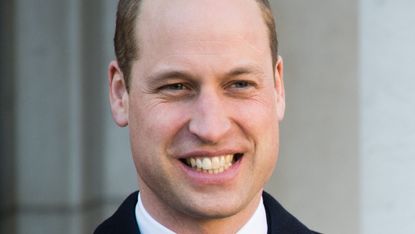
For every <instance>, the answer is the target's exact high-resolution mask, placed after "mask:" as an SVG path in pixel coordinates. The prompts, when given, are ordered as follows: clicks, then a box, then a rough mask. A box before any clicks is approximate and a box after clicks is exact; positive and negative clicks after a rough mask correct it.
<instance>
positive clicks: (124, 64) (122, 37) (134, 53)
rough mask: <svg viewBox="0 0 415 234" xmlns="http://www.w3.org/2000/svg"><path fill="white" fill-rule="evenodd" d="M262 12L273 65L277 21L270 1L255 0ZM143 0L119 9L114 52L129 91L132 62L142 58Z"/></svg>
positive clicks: (128, 2) (124, 2) (129, 1)
mask: <svg viewBox="0 0 415 234" xmlns="http://www.w3.org/2000/svg"><path fill="white" fill-rule="evenodd" d="M255 1H256V2H257V4H258V6H259V8H260V10H261V14H262V18H263V20H264V23H265V25H266V26H267V30H268V39H269V47H270V50H271V57H272V61H273V64H276V62H277V59H278V39H277V32H276V28H275V20H274V17H273V15H272V11H271V6H270V4H269V2H268V0H255ZM142 2H143V0H120V1H119V2H118V9H117V21H116V27H115V36H114V50H115V55H116V57H117V61H118V65H119V66H120V69H121V71H122V72H123V75H124V79H125V84H126V85H127V90H128V88H129V84H130V72H131V65H132V62H133V61H134V60H136V59H138V58H139V57H140V51H139V48H140V42H139V40H137V39H136V36H137V35H136V34H137V31H136V20H137V17H138V16H139V13H140V7H141V3H142Z"/></svg>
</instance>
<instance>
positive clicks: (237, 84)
mask: <svg viewBox="0 0 415 234" xmlns="http://www.w3.org/2000/svg"><path fill="white" fill-rule="evenodd" d="M249 86H251V84H250V83H249V82H248V81H236V82H234V83H233V84H232V85H231V87H232V88H238V89H241V88H246V87H249Z"/></svg>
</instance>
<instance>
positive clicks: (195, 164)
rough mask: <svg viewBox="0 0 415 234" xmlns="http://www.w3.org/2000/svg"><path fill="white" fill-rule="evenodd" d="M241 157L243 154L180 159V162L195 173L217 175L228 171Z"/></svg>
mask: <svg viewBox="0 0 415 234" xmlns="http://www.w3.org/2000/svg"><path fill="white" fill-rule="evenodd" d="M242 157H243V153H236V154H227V155H220V156H215V157H189V158H184V159H180V161H181V162H182V163H183V164H184V165H186V166H187V167H190V168H192V169H193V170H195V171H198V172H202V173H208V174H219V173H222V172H224V171H226V170H227V169H229V168H230V167H231V166H232V165H233V164H234V163H236V162H238V161H239V160H241V158H242Z"/></svg>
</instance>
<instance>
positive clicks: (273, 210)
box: [94, 192, 316, 234]
mask: <svg viewBox="0 0 415 234" xmlns="http://www.w3.org/2000/svg"><path fill="white" fill-rule="evenodd" d="M137 195H138V192H134V193H132V194H131V195H130V196H128V198H127V199H125V201H124V202H123V203H122V204H121V206H120V207H119V208H118V210H117V211H116V212H115V213H114V214H113V215H112V216H111V217H110V218H108V219H107V220H105V221H104V222H103V223H102V224H100V225H99V226H98V227H97V229H96V230H95V232H94V234H139V233H140V230H139V229H138V224H137V221H136V218H135V206H136V204H137ZM262 198H263V201H264V206H265V211H266V214H267V223H268V233H269V234H274V233H275V234H307V233H316V232H313V231H311V230H309V229H308V228H307V227H306V226H304V225H303V224H302V223H301V222H300V221H298V220H297V219H296V218H295V217H294V216H292V215H291V214H290V213H288V211H286V210H285V209H284V208H283V207H282V206H281V205H280V204H279V203H278V202H277V201H276V200H275V199H274V198H273V197H272V196H271V195H269V194H268V193H266V192H264V193H263V194H262Z"/></svg>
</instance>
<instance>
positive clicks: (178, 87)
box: [159, 83, 189, 91]
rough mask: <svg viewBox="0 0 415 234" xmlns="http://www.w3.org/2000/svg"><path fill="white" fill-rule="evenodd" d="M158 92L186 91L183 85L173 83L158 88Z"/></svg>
mask: <svg viewBox="0 0 415 234" xmlns="http://www.w3.org/2000/svg"><path fill="white" fill-rule="evenodd" d="M159 89H160V90H169V91H179V90H186V89H189V88H187V87H186V86H185V85H184V84H183V83H174V84H168V85H164V86H162V87H160V88H159Z"/></svg>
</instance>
